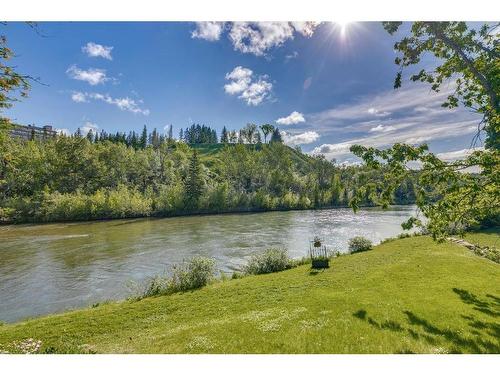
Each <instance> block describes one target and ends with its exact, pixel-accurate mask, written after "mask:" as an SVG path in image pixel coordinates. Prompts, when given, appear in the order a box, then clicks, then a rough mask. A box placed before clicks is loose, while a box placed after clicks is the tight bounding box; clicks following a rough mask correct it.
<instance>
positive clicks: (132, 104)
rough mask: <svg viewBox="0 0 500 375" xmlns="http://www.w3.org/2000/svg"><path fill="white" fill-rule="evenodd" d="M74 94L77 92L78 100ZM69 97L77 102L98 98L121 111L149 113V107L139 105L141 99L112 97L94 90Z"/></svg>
mask: <svg viewBox="0 0 500 375" xmlns="http://www.w3.org/2000/svg"><path fill="white" fill-rule="evenodd" d="M75 94H78V95H77V98H78V100H75V99H74V96H75ZM71 98H72V99H73V100H74V101H76V102H79V103H82V102H88V101H89V99H93V100H100V101H103V102H105V103H108V104H112V105H115V106H117V107H118V108H119V109H121V110H122V111H128V112H132V113H140V114H142V115H145V116H147V115H149V109H143V108H141V107H140V105H141V104H142V100H138V101H136V100H134V99H131V98H129V97H125V98H113V97H111V96H110V95H108V94H99V93H95V92H91V93H82V92H78V93H74V94H73V95H72V96H71Z"/></svg>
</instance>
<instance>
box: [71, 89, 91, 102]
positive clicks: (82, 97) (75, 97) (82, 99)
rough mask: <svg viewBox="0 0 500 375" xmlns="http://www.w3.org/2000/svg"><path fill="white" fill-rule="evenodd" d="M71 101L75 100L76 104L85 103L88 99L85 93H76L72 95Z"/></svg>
mask: <svg viewBox="0 0 500 375" xmlns="http://www.w3.org/2000/svg"><path fill="white" fill-rule="evenodd" d="M71 100H73V101H74V102H76V103H85V102H86V101H87V98H86V96H85V94H84V93H83V92H78V91H76V92H74V93H73V94H71Z"/></svg>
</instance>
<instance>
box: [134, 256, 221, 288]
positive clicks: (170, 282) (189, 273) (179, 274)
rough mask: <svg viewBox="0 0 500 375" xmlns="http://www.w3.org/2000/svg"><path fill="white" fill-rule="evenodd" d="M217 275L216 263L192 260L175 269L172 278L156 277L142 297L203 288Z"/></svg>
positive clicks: (202, 258)
mask: <svg viewBox="0 0 500 375" xmlns="http://www.w3.org/2000/svg"><path fill="white" fill-rule="evenodd" d="M214 275H215V261H214V260H213V259H209V258H204V257H200V256H199V257H195V258H192V259H191V260H190V261H189V262H188V263H186V264H182V265H176V266H174V267H173V272H172V276H171V277H162V276H156V277H155V278H153V279H152V280H151V281H150V282H149V283H148V284H147V286H146V289H145V290H144V292H143V293H142V295H141V297H150V296H157V295H167V294H172V293H177V292H184V291H187V290H193V289H198V288H201V287H203V286H205V285H207V284H208V283H209V282H210V281H211V280H212V279H213V278H214Z"/></svg>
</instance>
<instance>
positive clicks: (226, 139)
mask: <svg viewBox="0 0 500 375" xmlns="http://www.w3.org/2000/svg"><path fill="white" fill-rule="evenodd" d="M220 143H229V136H228V134H227V129H226V127H225V126H224V127H223V128H222V133H221V136H220Z"/></svg>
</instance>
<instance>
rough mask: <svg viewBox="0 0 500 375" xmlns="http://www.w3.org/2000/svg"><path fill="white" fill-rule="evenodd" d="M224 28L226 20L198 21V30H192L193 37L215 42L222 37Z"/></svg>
mask: <svg viewBox="0 0 500 375" xmlns="http://www.w3.org/2000/svg"><path fill="white" fill-rule="evenodd" d="M223 29H224V22H196V30H194V31H193V32H191V38H198V39H205V40H208V41H210V42H214V41H216V40H219V39H220V36H221V34H222V31H223Z"/></svg>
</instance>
